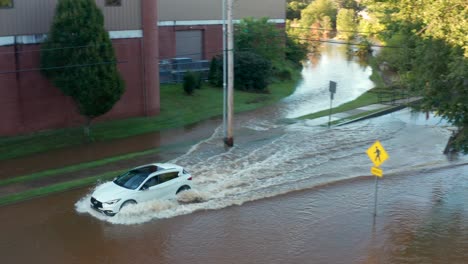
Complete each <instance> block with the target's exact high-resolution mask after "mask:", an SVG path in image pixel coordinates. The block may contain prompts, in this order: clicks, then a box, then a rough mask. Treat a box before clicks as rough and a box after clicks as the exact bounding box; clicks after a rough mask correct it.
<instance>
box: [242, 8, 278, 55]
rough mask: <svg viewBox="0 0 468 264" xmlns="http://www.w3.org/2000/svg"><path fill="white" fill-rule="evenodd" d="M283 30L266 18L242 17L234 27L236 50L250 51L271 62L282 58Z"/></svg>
mask: <svg viewBox="0 0 468 264" xmlns="http://www.w3.org/2000/svg"><path fill="white" fill-rule="evenodd" d="M284 35H285V33H284V31H280V30H279V29H278V28H277V27H276V25H275V24H273V23H270V22H268V18H267V17H264V18H260V19H255V18H251V17H250V18H244V19H242V20H241V22H240V23H239V24H237V25H236V28H235V37H234V39H235V48H236V51H251V52H253V53H256V54H258V55H260V56H262V57H264V58H265V59H267V60H270V61H272V62H273V63H276V62H280V61H281V60H283V59H284V51H285V47H284V41H285V39H284Z"/></svg>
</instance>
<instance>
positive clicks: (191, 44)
mask: <svg viewBox="0 0 468 264" xmlns="http://www.w3.org/2000/svg"><path fill="white" fill-rule="evenodd" d="M202 48H203V46H202V31H201V30H184V31H176V56H177V57H178V58H192V59H193V60H201V59H202V58H203V54H202Z"/></svg>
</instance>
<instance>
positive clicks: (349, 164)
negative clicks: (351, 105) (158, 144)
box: [0, 53, 468, 264]
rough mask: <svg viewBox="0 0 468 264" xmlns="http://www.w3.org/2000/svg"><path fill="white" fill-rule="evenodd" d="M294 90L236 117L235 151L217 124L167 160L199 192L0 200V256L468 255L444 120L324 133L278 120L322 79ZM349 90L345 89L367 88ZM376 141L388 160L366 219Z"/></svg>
mask: <svg viewBox="0 0 468 264" xmlns="http://www.w3.org/2000/svg"><path fill="white" fill-rule="evenodd" d="M332 54H333V53H332ZM321 59H322V60H325V61H327V60H328V59H330V57H329V56H328V55H327V53H324V54H322V57H321ZM353 63H354V62H348V63H347V65H354V64H353ZM316 67H319V68H320V66H319V65H318V66H316ZM351 67H354V66H351ZM308 69H309V71H312V68H308ZM357 69H360V71H361V73H362V74H363V76H368V75H370V72H369V70H368V69H367V68H357ZM306 75H307V74H305V79H306V78H307V77H306ZM328 79H329V77H326V76H324V77H323V80H324V82H325V83H328ZM304 83H306V81H304ZM338 85H339V86H338V89H340V87H341V86H340V83H339V84H338ZM300 87H302V88H298V90H297V92H296V93H295V94H294V95H292V96H291V97H289V98H287V99H285V100H284V101H283V102H281V103H280V104H278V105H277V106H272V107H267V108H264V109H260V110H259V111H254V112H250V113H245V114H242V115H240V116H238V117H237V118H236V130H235V146H234V147H233V148H231V149H225V148H224V146H223V142H222V140H221V139H222V137H223V135H222V130H221V129H220V128H219V127H218V128H214V129H211V130H210V131H211V133H210V135H211V136H210V135H208V136H207V137H205V139H204V140H203V141H200V142H199V143H197V144H195V145H193V146H192V147H191V148H190V149H189V150H188V151H186V152H185V153H183V154H181V155H177V156H176V157H175V158H172V159H171V160H170V162H172V163H176V164H179V165H181V166H184V167H185V168H186V169H187V170H188V171H190V172H191V174H192V175H193V183H194V187H195V188H194V190H191V191H187V192H185V193H182V194H180V195H179V197H178V198H177V199H174V200H169V201H158V200H155V201H151V202H147V203H142V204H137V205H135V206H133V207H127V208H125V209H124V210H123V211H122V212H121V213H119V214H118V215H116V216H115V217H106V216H104V215H101V214H99V213H97V212H95V211H93V210H92V209H91V208H90V206H89V198H90V193H91V192H92V189H93V188H94V187H93V188H87V189H80V190H75V191H70V192H66V193H61V194H55V195H51V196H48V197H43V198H38V199H34V200H31V201H26V202H22V203H18V204H14V205H9V206H4V207H1V208H0V221H1V222H2V223H3V224H2V225H1V226H0V233H1V234H2V239H0V262H1V263H163V264H164V263H168V264H169V263H170V264H177V263H207V264H210V263H213V264H219V263H223V264H224V263H236V264H242V263H246V264H247V263H268V264H272V263H278V264H283V263H468V253H467V252H466V250H465V249H466V248H467V247H468V207H467V204H468V196H467V195H466V194H467V193H468V156H452V157H447V156H445V155H443V154H442V151H443V149H444V147H445V144H446V142H447V139H448V138H449V136H450V133H451V130H450V126H448V124H446V123H445V122H444V121H443V120H440V119H439V118H437V117H434V116H432V115H431V116H430V118H429V119H426V117H425V115H424V114H419V113H413V112H411V111H410V110H402V111H399V112H395V113H393V114H389V115H386V116H382V117H378V118H374V119H369V120H366V121H362V122H358V123H354V124H350V125H346V126H342V127H334V128H331V129H327V128H325V127H321V126H317V125H314V124H312V122H309V121H300V122H298V123H294V124H285V123H284V122H281V121H279V119H281V118H285V117H294V116H296V115H299V114H303V113H307V112H308V111H307V110H305V109H311V111H310V112H314V111H317V110H322V109H320V108H321V107H322V106H321V105H320V103H317V104H314V102H312V101H310V100H309V99H307V100H306V99H304V100H301V99H300V98H301V96H299V94H303V95H304V97H303V98H307V96H310V98H314V97H315V96H314V95H313V94H314V91H317V93H318V94H323V92H322V91H321V90H324V91H326V92H328V87H327V86H326V85H325V86H323V85H322V84H318V85H317V86H311V85H302V86H300ZM307 87H308V88H307ZM354 87H355V88H352V87H351V88H349V89H348V90H351V91H348V92H349V93H348V94H347V95H346V96H348V97H353V96H356V97H357V96H358V95H359V93H362V92H363V91H365V90H366V89H369V87H368V86H367V84H363V85H359V86H354ZM354 92H355V93H356V94H354ZM339 93H340V90H338V93H337V94H339ZM317 96H318V95H317ZM328 96H329V94H326V98H327V99H328V98H329V97H328ZM323 100H325V99H320V100H318V101H323ZM337 100H345V99H337ZM326 103H327V104H326V105H325V106H324V107H325V108H326V107H328V101H327V102H326ZM294 106H296V107H294ZM313 107H316V108H313ZM215 127H216V126H215ZM202 130H203V131H206V130H209V129H208V128H204V129H202ZM202 130H200V131H202ZM376 140H380V141H381V142H382V145H383V146H384V147H385V149H386V151H387V152H388V154H389V156H390V158H389V160H388V161H386V162H385V163H384V164H383V166H382V169H383V171H384V177H383V179H381V180H380V183H379V193H378V210H377V217H376V218H375V219H374V217H373V210H374V178H373V177H372V176H370V168H371V165H372V163H371V161H370V160H369V159H368V157H367V155H366V153H365V152H366V150H367V148H368V147H370V146H371V145H372V144H373V143H374V142H375V141H376ZM155 157H156V154H155Z"/></svg>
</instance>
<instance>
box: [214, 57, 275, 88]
mask: <svg viewBox="0 0 468 264" xmlns="http://www.w3.org/2000/svg"><path fill="white" fill-rule="evenodd" d="M222 60H223V58H222V57H221V56H217V57H214V58H213V59H212V64H211V65H212V66H213V67H212V68H210V83H211V84H217V85H216V86H218V87H220V86H222V84H223V80H222V78H223V75H222V71H223V68H222V67H223V62H222ZM213 61H214V62H213ZM213 71H215V72H217V73H215V74H211V72H213ZM271 75H272V64H271V62H270V61H269V60H267V59H265V58H263V57H262V56H260V55H258V54H256V53H253V52H250V51H240V52H236V53H235V54H234V85H235V88H236V89H238V90H243V91H255V92H262V91H265V90H266V88H267V86H268V84H269V81H270V79H271Z"/></svg>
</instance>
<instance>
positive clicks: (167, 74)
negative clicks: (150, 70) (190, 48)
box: [159, 58, 210, 83]
mask: <svg viewBox="0 0 468 264" xmlns="http://www.w3.org/2000/svg"><path fill="white" fill-rule="evenodd" d="M188 71H190V72H195V73H200V76H201V78H202V80H207V79H208V73H209V71H210V62H209V61H207V60H199V61H193V60H192V59H191V58H173V59H170V60H162V61H160V62H159V82H160V83H180V82H183V80H184V75H185V73H186V72H188Z"/></svg>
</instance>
